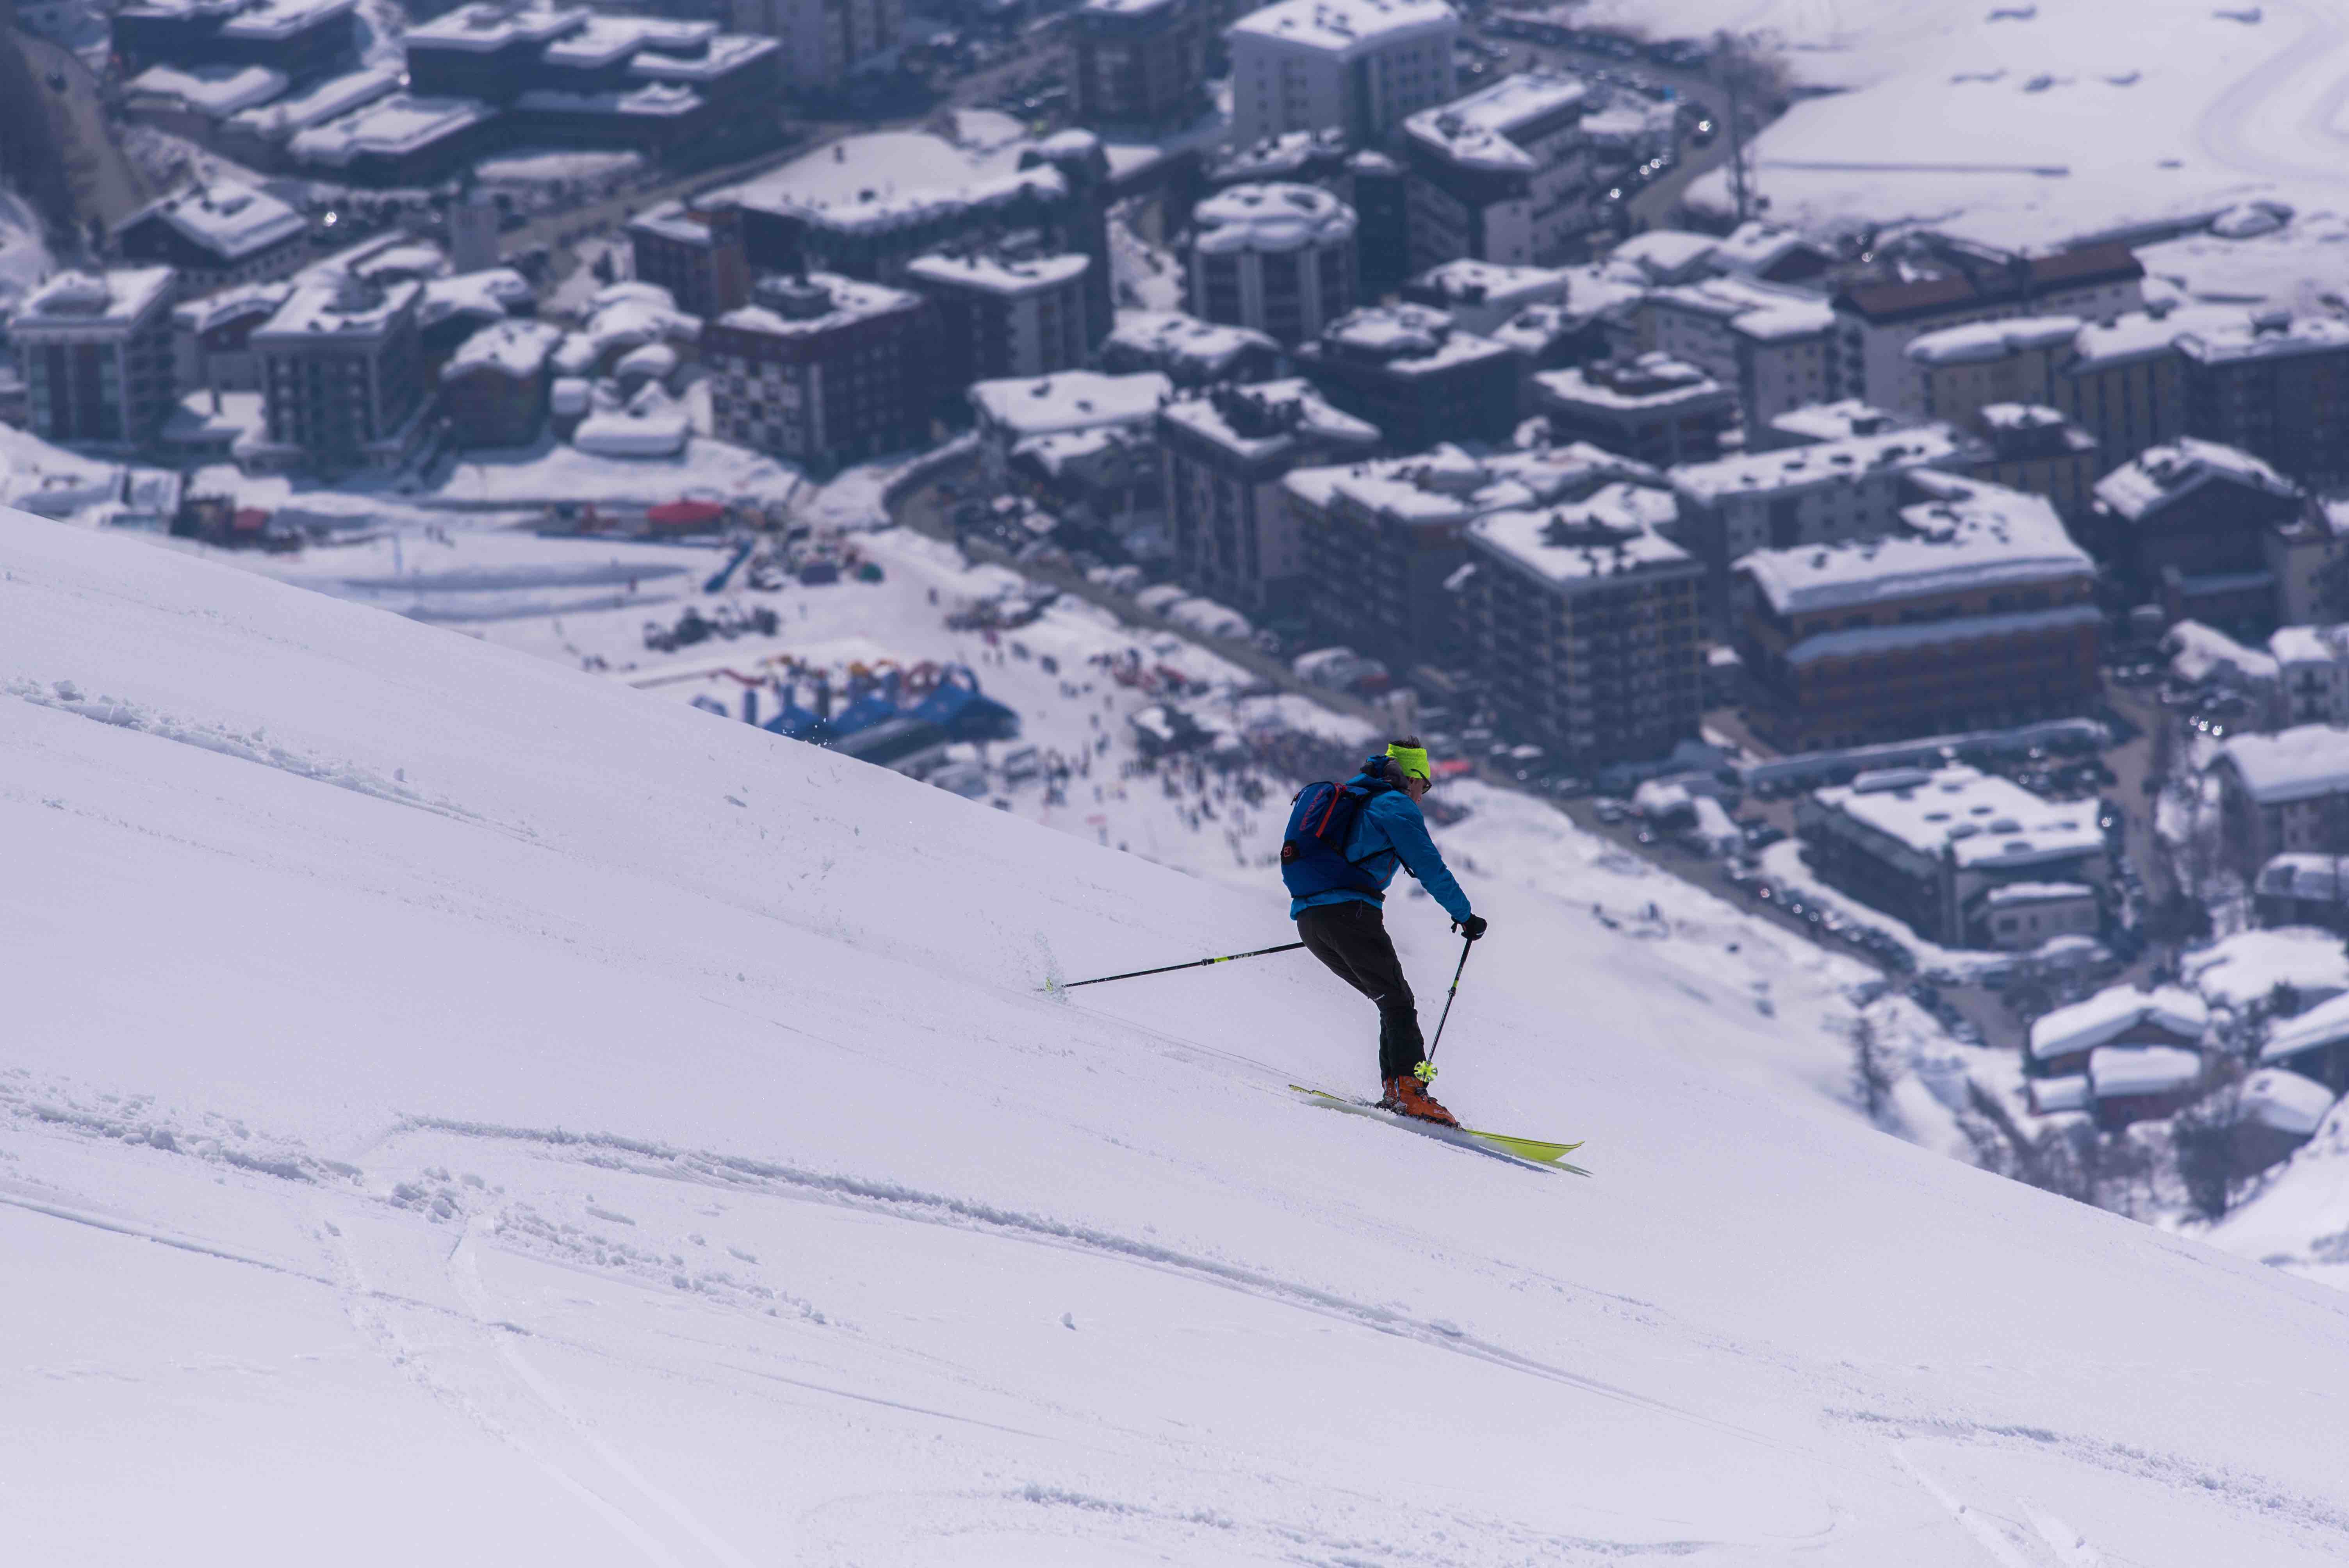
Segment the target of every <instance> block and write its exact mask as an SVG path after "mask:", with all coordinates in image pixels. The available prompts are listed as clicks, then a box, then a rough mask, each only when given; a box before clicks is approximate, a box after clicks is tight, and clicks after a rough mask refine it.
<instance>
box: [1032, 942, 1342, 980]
mask: <svg viewBox="0 0 2349 1568" xmlns="http://www.w3.org/2000/svg"><path fill="white" fill-rule="evenodd" d="M1304 945H1305V944H1303V943H1301V942H1284V943H1282V944H1280V945H1279V946H1278V947H1259V948H1257V950H1256V951H1255V952H1253V953H1226V954H1224V955H1223V956H1222V957H1220V958H1194V959H1192V960H1191V961H1190V962H1189V963H1188V964H1166V965H1160V966H1159V967H1158V968H1155V969H1130V970H1128V971H1127V972H1126V973H1124V974H1123V975H1097V976H1095V977H1094V978H1092V979H1091V980H1071V981H1069V982H1067V983H1066V984H1064V985H1046V986H1045V987H1044V989H1045V990H1047V991H1073V990H1075V989H1076V988H1077V987H1078V986H1080V985H1108V984H1109V983H1110V982H1111V981H1112V980H1139V979H1140V978H1142V976H1143V975H1171V974H1173V973H1174V971H1175V970H1177V969H1204V968H1206V966H1207V965H1210V964H1229V963H1230V962H1231V961H1232V960H1233V959H1235V958H1261V957H1263V956H1264V955H1265V954H1268V953H1287V952H1289V951H1290V950H1292V949H1294V948H1299V947H1302V946H1304Z"/></svg>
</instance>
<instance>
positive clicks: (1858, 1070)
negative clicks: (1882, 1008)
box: [1850, 1012, 1893, 1124]
mask: <svg viewBox="0 0 2349 1568" xmlns="http://www.w3.org/2000/svg"><path fill="white" fill-rule="evenodd" d="M1850 1034H1851V1087H1852V1092H1853V1094H1854V1095H1855V1096H1857V1099H1858V1100H1859V1103H1860V1108H1861V1109H1864V1110H1866V1111H1867V1112H1868V1119H1869V1120H1870V1121H1873V1122H1877V1123H1878V1124H1881V1123H1882V1122H1883V1120H1884V1113H1885V1112H1886V1111H1887V1110H1888V1109H1890V1107H1891V1104H1892V1079H1893V1073H1892V1061H1891V1052H1890V1050H1889V1047H1887V1046H1886V1045H1885V1043H1884V1038H1883V1036H1882V1035H1881V1034H1880V1033H1879V1032H1878V1029H1877V1026H1876V1020H1875V1019H1873V1018H1871V1017H1869V1016H1868V1015H1867V1013H1865V1012H1861V1013H1857V1014H1855V1015H1854V1016H1853V1017H1852V1020H1851V1030H1850Z"/></svg>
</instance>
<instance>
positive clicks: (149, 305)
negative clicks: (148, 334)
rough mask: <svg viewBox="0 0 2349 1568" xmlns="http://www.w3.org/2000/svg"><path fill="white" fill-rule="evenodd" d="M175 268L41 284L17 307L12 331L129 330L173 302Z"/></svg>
mask: <svg viewBox="0 0 2349 1568" xmlns="http://www.w3.org/2000/svg"><path fill="white" fill-rule="evenodd" d="M172 279H173V274H172V272H171V268H169V267H116V268H114V269H112V270H111V271H109V272H105V273H85V272H78V271H68V272H62V273H57V275H56V276H54V277H52V278H50V279H49V280H48V281H47V283H44V284H40V285H39V286H38V287H36V288H35V289H34V290H32V292H30V293H29V294H26V295H25V297H24V300H23V301H22V302H21V303H20V304H18V305H17V306H16V317H15V319H14V320H13V321H12V323H11V324H10V327H11V330H12V331H14V332H16V333H17V334H19V335H26V334H31V335H38V334H39V333H40V332H41V330H42V329H43V328H45V327H71V328H72V329H74V330H75V331H77V332H79V331H87V330H88V328H90V327H93V326H129V325H132V324H134V323H136V322H137V321H138V320H139V319H140V317H142V316H144V315H147V313H148V312H149V311H150V310H152V309H153V308H154V307H155V304H156V302H157V301H159V300H162V299H166V298H168V297H170V294H171V287H172Z"/></svg>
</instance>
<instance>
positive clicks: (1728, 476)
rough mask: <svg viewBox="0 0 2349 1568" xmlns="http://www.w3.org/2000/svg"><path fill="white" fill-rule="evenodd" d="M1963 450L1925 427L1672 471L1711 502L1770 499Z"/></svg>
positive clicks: (1950, 436) (1935, 428) (1944, 458)
mask: <svg viewBox="0 0 2349 1568" xmlns="http://www.w3.org/2000/svg"><path fill="white" fill-rule="evenodd" d="M1962 452H1963V449H1962V448H1961V445H1960V444H1959V441H1958V437H1957V433H1956V432H1955V431H1954V430H1951V428H1949V427H1948V426H1947V425H1920V426H1918V427H1916V428H1912V429H1907V430H1893V431H1889V432H1888V433H1886V434H1884V435H1880V436H1850V437H1847V438H1844V439H1842V440H1839V441H1820V442H1816V443H1814V444H1813V445H1810V446H1807V447H1781V448H1778V449H1775V450H1772V451H1766V452H1747V453H1744V454H1742V455H1740V456H1738V457H1733V458H1717V459H1713V461H1711V462H1703V463H1683V464H1682V465H1681V466H1680V467H1679V468H1676V469H1673V470H1672V483H1673V484H1674V485H1676V486H1678V487H1679V488H1680V490H1682V493H1684V494H1686V495H1689V496H1691V497H1692V498H1693V499H1695V500H1700V501H1704V502H1708V503H1713V502H1719V501H1723V500H1729V499H1732V498H1733V497H1740V496H1758V497H1765V498H1771V499H1776V498H1779V497H1784V496H1788V495H1794V494H1797V493H1799V492H1801V491H1804V490H1816V489H1818V488H1820V487H1822V486H1826V485H1834V484H1847V483H1849V482H1851V481H1852V480H1857V479H1859V478H1861V477H1862V476H1864V475H1868V474H1872V473H1888V474H1890V473H1900V472H1905V471H1908V470H1911V469H1922V468H1924V467H1926V466H1927V465H1929V464H1933V463H1943V462H1949V461H1951V460H1952V459H1956V458H1958V457H1960V456H1961V455H1962Z"/></svg>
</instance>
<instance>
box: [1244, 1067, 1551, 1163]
mask: <svg viewBox="0 0 2349 1568" xmlns="http://www.w3.org/2000/svg"><path fill="white" fill-rule="evenodd" d="M1288 1087H1289V1088H1292V1089H1294V1090H1296V1091H1297V1092H1298V1093H1299V1094H1301V1095H1303V1096H1305V1098H1306V1099H1309V1100H1312V1101H1313V1102H1314V1103H1315V1104H1317V1105H1326V1106H1328V1107H1329V1108H1330V1109H1332V1110H1345V1111H1351V1112H1352V1113H1354V1114H1355V1115H1357V1116H1375V1117H1377V1118H1379V1119H1381V1120H1384V1121H1392V1122H1396V1123H1398V1124H1400V1125H1402V1126H1404V1127H1408V1128H1410V1129H1411V1130H1413V1131H1414V1132H1424V1133H1426V1134H1427V1135H1428V1136H1430V1137H1432V1138H1440V1139H1444V1140H1446V1141H1450V1140H1451V1139H1453V1138H1459V1139H1464V1140H1474V1141H1475V1142H1478V1143H1482V1144H1485V1145H1488V1146H1489V1147H1491V1148H1494V1149H1497V1150H1500V1151H1501V1152H1502V1153H1504V1154H1510V1155H1514V1156H1516V1158H1517V1159H1519V1160H1527V1161H1532V1162H1534V1163H1535V1164H1537V1165H1547V1166H1549V1167H1551V1168H1552V1169H1554V1170H1558V1171H1573V1172H1574V1173H1575V1174H1576V1175H1577V1176H1588V1175H1589V1174H1590V1172H1589V1171H1585V1170H1584V1169H1583V1168H1582V1167H1581V1166H1579V1165H1569V1164H1568V1163H1567V1161H1566V1156H1568V1154H1571V1153H1573V1152H1574V1151H1575V1150H1578V1149H1579V1148H1581V1147H1582V1140H1576V1141H1574V1142H1572V1143H1551V1142H1547V1141H1546V1140H1542V1139H1538V1138H1513V1137H1511V1136H1510V1135H1509V1134H1507V1133H1506V1132H1486V1131H1485V1130H1483V1129H1482V1128H1477V1127H1445V1126H1444V1125H1443V1124H1442V1123H1441V1122H1434V1121H1426V1120H1423V1119H1420V1118H1417V1117H1410V1116H1397V1115H1396V1114H1395V1113H1394V1112H1392V1111H1391V1110H1386V1109H1381V1107H1379V1106H1377V1105H1374V1104H1372V1103H1371V1101H1369V1100H1366V1099H1353V1098H1352V1097H1351V1096H1349V1095H1342V1094H1331V1093H1330V1091H1329V1090H1328V1089H1320V1088H1306V1087H1305V1086H1304V1085H1303V1084H1301V1083H1293V1084H1290V1085H1289V1086H1288Z"/></svg>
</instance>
